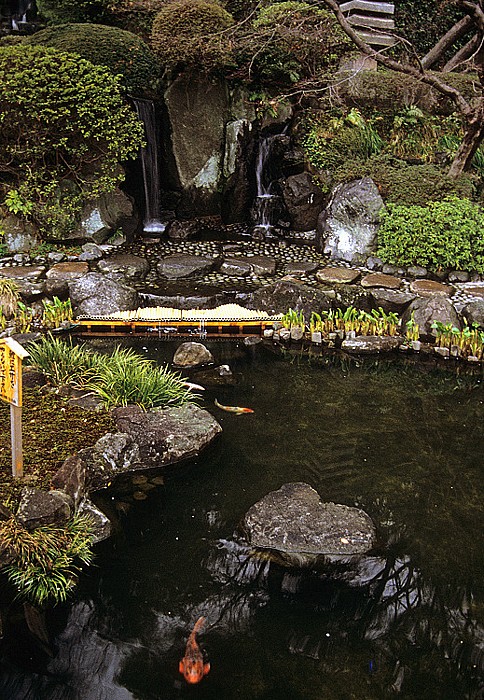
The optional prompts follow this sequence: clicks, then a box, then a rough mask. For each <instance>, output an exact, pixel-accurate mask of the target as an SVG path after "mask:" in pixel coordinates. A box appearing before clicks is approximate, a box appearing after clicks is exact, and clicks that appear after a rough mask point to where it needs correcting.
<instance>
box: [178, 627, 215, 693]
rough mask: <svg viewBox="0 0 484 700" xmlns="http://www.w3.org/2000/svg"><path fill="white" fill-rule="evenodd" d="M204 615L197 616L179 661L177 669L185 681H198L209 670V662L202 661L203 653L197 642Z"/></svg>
mask: <svg viewBox="0 0 484 700" xmlns="http://www.w3.org/2000/svg"><path fill="white" fill-rule="evenodd" d="M204 622H205V618H204V617H199V618H198V620H197V621H196V622H195V625H194V627H193V630H192V631H191V633H190V636H189V637H188V641H187V647H186V649H185V656H184V657H183V659H182V660H181V661H180V664H179V666H178V670H179V671H180V673H181V674H182V675H183V677H184V679H185V680H186V682H187V683H192V684H194V683H200V681H201V680H202V678H203V677H204V676H206V675H207V673H208V672H209V671H210V663H208V662H207V663H204V662H203V654H202V652H201V651H200V647H199V646H198V644H197V640H196V636H197V632H199V631H200V629H201V628H202V627H203V624H204Z"/></svg>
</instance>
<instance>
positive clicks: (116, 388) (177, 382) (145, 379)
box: [89, 348, 192, 409]
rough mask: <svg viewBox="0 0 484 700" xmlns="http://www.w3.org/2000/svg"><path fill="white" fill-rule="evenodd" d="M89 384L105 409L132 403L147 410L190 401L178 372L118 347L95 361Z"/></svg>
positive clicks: (189, 395)
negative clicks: (109, 354)
mask: <svg viewBox="0 0 484 700" xmlns="http://www.w3.org/2000/svg"><path fill="white" fill-rule="evenodd" d="M89 386H90V389H91V390H92V391H94V392H95V393H97V394H98V395H99V396H100V397H101V398H102V400H103V402H104V405H105V407H106V408H112V407H113V406H128V405H130V404H136V405H138V406H141V407H142V408H144V409H150V408H154V407H158V406H182V405H183V404H185V403H189V402H190V401H191V400H192V395H191V394H190V390H189V389H187V388H186V387H185V386H184V385H183V381H182V379H181V378H180V376H179V375H178V374H175V373H173V372H170V370H169V369H168V367H162V368H160V367H156V366H155V365H153V363H152V362H151V361H149V360H147V359H145V358H143V357H140V356H139V355H137V354H136V353H135V352H134V351H132V350H125V349H121V348H117V349H116V350H115V351H114V353H113V354H112V355H111V356H110V357H109V358H107V359H105V361H104V362H101V363H100V364H99V366H98V371H97V374H96V376H95V377H94V379H93V380H92V381H91V382H90V385H89Z"/></svg>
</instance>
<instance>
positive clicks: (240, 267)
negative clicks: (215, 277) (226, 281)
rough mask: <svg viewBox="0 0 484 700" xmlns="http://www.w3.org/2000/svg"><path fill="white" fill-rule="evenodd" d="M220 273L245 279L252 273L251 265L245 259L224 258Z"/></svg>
mask: <svg viewBox="0 0 484 700" xmlns="http://www.w3.org/2000/svg"><path fill="white" fill-rule="evenodd" d="M220 272H222V273H223V274H224V275H232V276H234V277H247V275H248V274H249V273H250V272H252V265H251V263H250V262H249V260H248V259H247V258H226V259H225V260H224V261H223V263H222V266H221V268H220Z"/></svg>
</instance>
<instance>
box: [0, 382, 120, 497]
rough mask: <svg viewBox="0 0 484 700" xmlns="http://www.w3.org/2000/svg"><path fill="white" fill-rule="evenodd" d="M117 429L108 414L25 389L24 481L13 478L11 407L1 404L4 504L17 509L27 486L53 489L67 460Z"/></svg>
mask: <svg viewBox="0 0 484 700" xmlns="http://www.w3.org/2000/svg"><path fill="white" fill-rule="evenodd" d="M113 431H115V425H114V421H113V420H112V418H111V417H110V416H109V414H108V413H97V412H94V411H85V410H83V409H81V408H79V407H77V406H70V405H69V404H68V403H67V402H66V401H65V400H64V399H61V398H59V397H58V396H57V395H55V394H46V395H44V394H42V393H41V392H40V390H39V389H28V388H25V391H24V406H23V409H22V432H23V455H24V475H25V478H24V479H23V480H19V479H13V478H12V461H11V460H12V458H11V444H10V409H9V406H8V405H7V404H5V403H3V402H2V403H1V404H0V503H2V504H3V505H6V506H7V507H10V508H15V505H16V504H17V503H18V499H19V496H20V491H21V490H22V488H23V487H24V486H36V487H38V488H49V484H50V480H51V478H52V476H53V475H54V474H55V472H56V471H57V470H58V469H59V468H60V466H61V465H62V463H63V462H64V460H65V459H66V458H67V457H69V456H70V455H73V454H75V453H76V452H78V451H79V450H80V449H82V448H84V447H88V446H90V445H93V444H94V443H95V442H96V441H97V440H99V438H100V437H102V436H103V435H104V434H105V433H108V432H113Z"/></svg>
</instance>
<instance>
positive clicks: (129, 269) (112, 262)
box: [98, 254, 150, 280]
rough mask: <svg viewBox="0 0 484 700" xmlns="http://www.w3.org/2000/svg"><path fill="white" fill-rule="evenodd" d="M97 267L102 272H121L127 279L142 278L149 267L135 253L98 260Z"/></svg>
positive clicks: (145, 261)
mask: <svg viewBox="0 0 484 700" xmlns="http://www.w3.org/2000/svg"><path fill="white" fill-rule="evenodd" d="M98 269H99V271H100V272H104V274H116V273H118V274H119V273H121V274H122V275H123V276H124V277H127V278H129V279H136V280H139V279H143V277H145V275H146V273H147V272H148V270H149V269H150V265H149V262H148V261H147V260H145V258H140V257H139V256H137V255H129V254H120V255H112V256H111V257H110V258H106V259H104V260H100V261H99V263H98Z"/></svg>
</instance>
